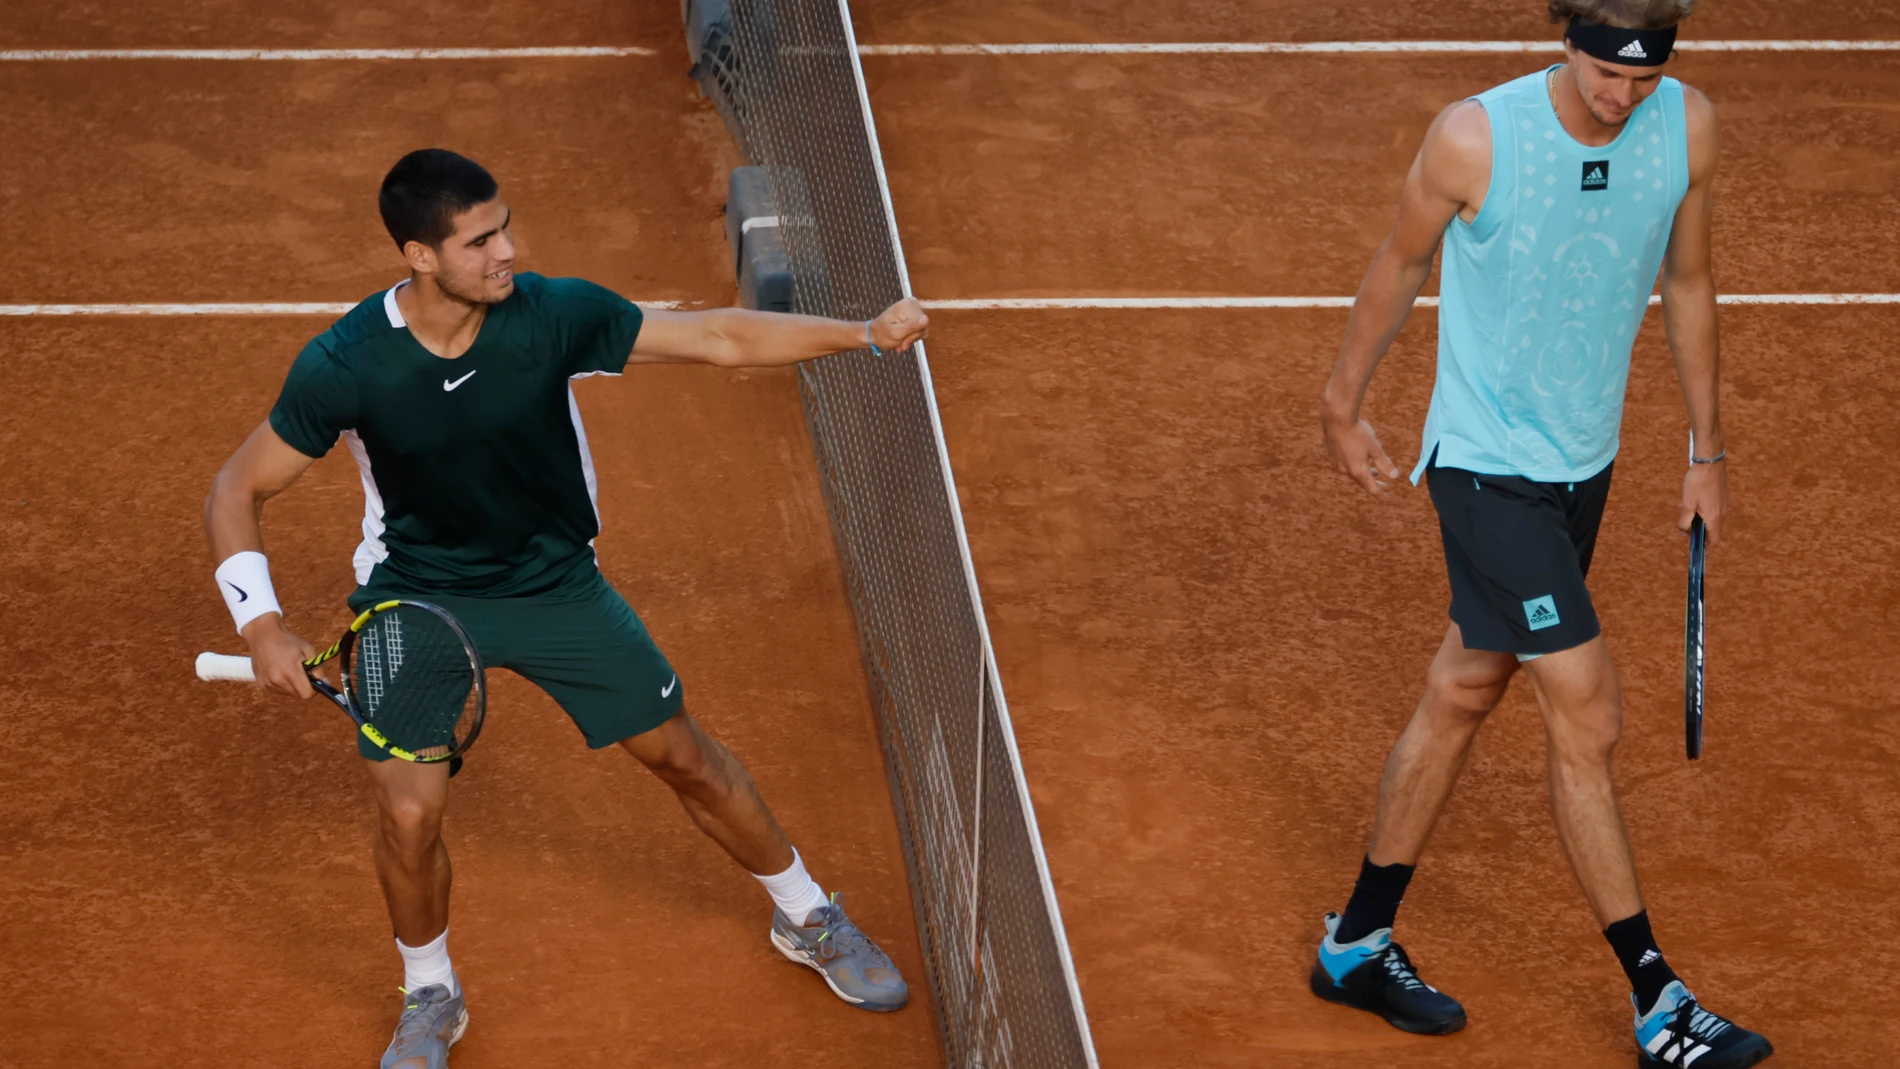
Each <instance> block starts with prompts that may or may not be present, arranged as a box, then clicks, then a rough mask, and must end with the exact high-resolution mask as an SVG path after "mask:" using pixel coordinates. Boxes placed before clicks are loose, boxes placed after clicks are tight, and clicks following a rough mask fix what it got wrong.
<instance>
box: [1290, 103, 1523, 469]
mask: <svg viewBox="0 0 1900 1069" xmlns="http://www.w3.org/2000/svg"><path fill="white" fill-rule="evenodd" d="M1490 177H1491V124H1490V120H1489V119H1488V118H1487V117H1486V116H1485V113H1484V108H1483V106H1482V105H1480V104H1478V103H1476V102H1475V101H1470V100H1464V101H1459V102H1458V103H1456V104H1453V105H1451V106H1450V107H1448V108H1446V109H1445V110H1444V111H1442V112H1439V114H1438V118H1437V119H1436V120H1434V121H1433V122H1432V126H1431V129H1430V130H1427V131H1426V132H1425V143H1424V144H1423V145H1422V146H1421V147H1420V148H1419V150H1418V158H1417V159H1415V160H1413V161H1412V170H1411V173H1409V174H1407V175H1406V176H1405V187H1404V189H1403V191H1402V192H1401V193H1400V195H1399V217H1398V221H1397V222H1396V223H1394V224H1393V226H1392V233H1391V234H1390V235H1389V236H1388V237H1387V238H1386V239H1385V243H1384V244H1383V245H1380V246H1379V251H1378V252H1377V253H1375V254H1374V255H1373V257H1372V266H1371V267H1369V268H1367V269H1366V277H1365V280H1364V281H1362V282H1361V283H1360V284H1359V294H1358V296H1357V297H1355V298H1354V299H1353V304H1352V315H1351V317H1350V318H1349V319H1347V321H1346V337H1345V340H1344V341H1343V342H1341V343H1340V346H1339V360H1338V362H1337V363H1335V364H1334V365H1333V375H1332V378H1331V379H1330V380H1328V382H1327V383H1326V392H1325V393H1324V394H1323V395H1321V397H1320V424H1321V427H1322V429H1323V430H1324V432H1325V435H1326V452H1327V455H1328V456H1329V457H1330V458H1331V459H1332V462H1333V466H1334V467H1335V468H1337V469H1338V470H1339V471H1341V472H1343V473H1344V474H1346V475H1347V476H1350V477H1351V478H1352V479H1353V480H1355V481H1356V482H1358V483H1359V485H1361V486H1363V487H1365V488H1366V489H1368V490H1370V491H1372V492H1373V493H1375V494H1381V495H1383V494H1385V493H1387V492H1388V491H1387V487H1386V484H1385V483H1384V482H1382V481H1381V479H1380V477H1381V476H1383V477H1384V478H1385V479H1396V478H1398V476H1399V469H1398V468H1397V466H1395V465H1394V464H1393V463H1392V458H1391V457H1389V456H1387V455H1386V452H1385V449H1384V448H1383V447H1381V446H1380V445H1379V439H1378V436H1377V435H1375V434H1374V433H1373V430H1372V425H1371V424H1369V423H1367V422H1366V421H1365V420H1363V419H1361V418H1360V414H1359V406H1360V404H1361V402H1363V401H1364V400H1365V396H1366V387H1367V386H1368V385H1369V384H1370V383H1371V382H1372V373H1373V372H1374V371H1375V370H1377V369H1378V366H1379V361H1380V360H1382V359H1384V358H1385V353H1386V350H1387V349H1389V348H1390V347H1391V345H1392V339H1393V338H1395V337H1397V336H1398V333H1399V329H1400V328H1401V327H1403V326H1405V319H1406V317H1407V316H1409V315H1411V313H1412V304H1413V302H1414V301H1416V300H1417V299H1418V291H1419V290H1420V289H1421V288H1422V287H1423V286H1424V285H1425V280H1426V279H1427V278H1428V277H1430V276H1431V273H1432V257H1433V255H1434V254H1436V253H1437V251H1438V242H1439V239H1440V238H1442V237H1443V236H1444V234H1445V228H1446V227H1447V226H1450V225H1451V220H1452V217H1453V216H1455V215H1457V214H1459V213H1460V212H1462V211H1465V210H1466V209H1467V208H1469V209H1470V214H1471V215H1473V216H1475V215H1476V214H1477V209H1478V208H1479V207H1481V206H1482V204H1481V202H1482V200H1483V197H1484V191H1485V188H1486V186H1487V185H1488V184H1489V183H1490Z"/></svg>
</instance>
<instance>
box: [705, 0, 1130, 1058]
mask: <svg viewBox="0 0 1900 1069" xmlns="http://www.w3.org/2000/svg"><path fill="white" fill-rule="evenodd" d="M684 7H685V15H686V22H687V33H688V38H689V41H688V44H689V51H690V52H691V53H692V58H693V60H694V76H695V78H696V79H697V80H698V81H699V83H700V85H701V87H702V88H703V89H704V90H705V91H706V93H707V94H708V95H709V96H710V97H712V99H713V101H714V103H715V104H716V105H717V106H718V108H719V110H720V113H721V114H722V115H723V116H724V117H725V119H726V121H727V123H728V125H729V126H730V127H731V128H732V130H733V133H734V136H735V138H736V139H737V141H738V143H739V147H740V150H741V151H742V153H743V154H744V155H745V156H746V158H747V160H748V162H749V163H751V164H753V165H755V166H760V167H763V168H765V169H766V171H767V174H768V175H769V177H770V180H771V181H770V185H771V190H772V195H773V197H774V198H775V200H776V204H775V205H774V206H773V207H774V210H775V211H774V214H775V216H776V218H777V220H778V228H779V232H780V235H781V237H782V239H783V241H784V244H785V247H786V251H787V253H788V254H789V259H790V262H791V273H792V278H793V293H794V298H793V307H794V309H795V310H796V311H799V312H807V313H812V314H818V315H829V316H836V317H839V318H843V319H867V318H870V317H871V316H874V315H876V314H878V313H879V312H881V311H882V310H883V309H884V308H886V307H887V306H889V305H890V304H891V303H892V302H893V301H896V300H898V299H899V298H902V297H905V296H908V295H909V292H910V284H909V280H908V277H907V276H906V273H905V269H904V257H903V250H902V247H901V246H900V244H899V241H898V235H897V226H896V219H895V217H894V216H893V214H892V211H891V204H890V195H889V190H888V187H887V186H886V184H885V181H884V171H883V161H882V158H881V157H880V155H879V152H878V147H877V133H876V129H875V127H874V125H873V122H872V118H871V109H870V103H869V99H868V97H867V96H866V95H865V91H864V80H863V72H862V70H861V69H860V68H859V65H858V54H857V47H856V41H855V38H854V36H853V32H852V28H851V14H850V10H849V7H848V4H847V3H846V2H845V0H684ZM800 390H801V394H802V398H803V401H804V407H805V415H806V423H807V426H808V428H809V430H810V434H811V440H812V445H813V447H814V449H815V450H816V453H817V456H818V464H819V470H820V473H821V477H822V481H823V490H824V495H825V502H826V506H827V508H828V509H829V512H830V516H831V524H832V531H833V534H834V537H835V538H836V541H837V546H838V555H839V558H840V560H841V562H842V564H843V570H844V575H845V579H846V583H847V585H848V587H849V592H850V598H851V603H852V608H853V610H854V612H855V614H856V618H857V626H858V635H859V641H860V643H861V646H862V652H863V656H864V663H865V668H866V671H867V674H868V675H869V677H870V681H871V690H872V696H873V702H874V705H875V707H876V709H875V712H876V716H877V722H878V730H879V734H880V736H881V739H882V742H883V748H884V755H885V763H886V767H887V770H888V772H889V775H890V781H891V793H892V798H893V802H894V804H895V808H896V811H897V818H898V828H899V831H900V833H901V835H902V839H903V843H904V853H905V862H906V864H907V865H908V867H909V870H910V885H911V890H912V895H913V898H914V903H913V905H914V907H915V910H916V915H917V922H918V930H919V933H920V935H921V938H922V943H923V948H924V956H925V972H926V974H927V980H928V983H929V987H930V992H931V995H932V1001H933V1003H934V1005H935V1009H936V1013H937V1018H938V1024H939V1026H940V1033H941V1035H942V1037H943V1043H944V1048H945V1054H946V1060H947V1061H948V1062H949V1064H951V1065H953V1066H959V1067H989V1066H997V1067H1016V1066H1020V1067H1043V1066H1049V1067H1057V1066H1063V1067H1067V1066H1094V1065H1095V1064H1096V1061H1095V1052H1094V1048H1093V1046H1092V1044H1091V1042H1090V1039H1089V1029H1088V1020H1087V1018H1086V1016H1085V1015H1084V1013H1083V1009H1082V999H1081V993H1080V990H1079V989H1078V987H1077V986H1076V980H1075V971H1074V966H1073V963H1072V962H1071V960H1070V957H1069V948H1068V943H1067V940H1066V937H1065V936H1064V934H1063V930H1062V919H1061V915H1060V913H1059V912H1058V910H1057V907H1056V899H1055V891H1054V888H1053V886H1052V885H1051V883H1050V880H1049V870H1048V865H1047V862H1046V861H1045V859H1044V857H1043V853H1042V843H1041V840H1040V838H1039V837H1038V834H1037V831H1036V820H1035V814H1034V812H1033V810H1032V808H1031V806H1030V799H1029V790H1028V787H1027V785H1026V784H1025V782H1024V780H1023V773H1022V765H1021V761H1020V759H1019V757H1018V754H1017V752H1016V741H1015V736H1014V734H1013V733H1012V731H1011V729H1010V721H1009V711H1008V707H1007V705H1005V703H1004V700H1003V691H1002V687H1001V685H1000V684H999V682H998V680H997V676H996V663H995V657H994V656H993V654H992V652H991V649H990V643H989V634H988V630H987V628H986V626H985V623H984V619H983V612H982V604H981V601H980V599H979V595H978V591H977V585H976V575H975V571H974V569H973V568H972V566H971V562H970V553H969V546H968V543H967V541H966V539H965V536H964V531H963V519H962V515H961V512H960V510H959V508H958V506H957V502H956V493H955V488H954V483H953V481H952V476H951V471H950V461H949V455H948V454H947V452H946V451H945V449H944V442H943V430H942V426H941V423H940V422H939V419H938V414H937V407H936V400H935V395H934V393H933V391H932V388H931V381H930V368H929V364H928V362H927V361H926V359H925V353H924V347H923V346H922V345H921V344H920V345H918V346H916V347H915V349H914V350H913V351H912V352H910V353H908V354H905V355H902V356H893V357H884V358H878V357H875V356H873V355H872V354H871V353H869V352H868V351H860V352H855V353H844V354H840V355H837V356H833V357H829V358H827V359H824V360H820V361H817V362H815V363H810V364H806V365H804V367H803V369H802V373H801V376H800Z"/></svg>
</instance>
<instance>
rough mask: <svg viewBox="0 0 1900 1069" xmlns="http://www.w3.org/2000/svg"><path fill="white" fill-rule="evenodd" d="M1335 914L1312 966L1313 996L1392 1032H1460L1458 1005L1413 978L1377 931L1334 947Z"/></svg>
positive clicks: (1406, 962) (1385, 931) (1386, 935)
mask: <svg viewBox="0 0 1900 1069" xmlns="http://www.w3.org/2000/svg"><path fill="white" fill-rule="evenodd" d="M1338 930H1339V914H1337V913H1328V914H1327V915H1326V938H1325V939H1323V940H1321V941H1320V944H1319V961H1318V962H1316V963H1315V964H1314V965H1313V976H1312V988H1313V994H1315V995H1318V996H1319V997H1320V998H1323V999H1325V1000H1326V1001H1328V1002H1337V1003H1339V1004H1340V1005H1341V1006H1351V1007H1352V1008H1353V1009H1356V1010H1365V1011H1366V1012H1368V1013H1376V1014H1378V1015H1379V1016H1380V1017H1382V1018H1384V1019H1385V1022H1386V1023H1387V1024H1389V1025H1391V1026H1392V1027H1394V1028H1398V1029H1401V1030H1403V1031H1406V1032H1417V1033H1419V1034H1421V1035H1430V1036H1442V1035H1447V1034H1449V1033H1452V1032H1456V1031H1458V1030H1459V1029H1460V1028H1463V1027H1464V1026H1465V1008H1464V1007H1463V1006H1460V1005H1459V1004H1458V1000H1457V999H1454V998H1452V997H1451V996H1450V995H1447V994H1445V993H1444V992H1442V991H1440V990H1438V989H1437V988H1435V987H1433V986H1432V985H1430V984H1428V983H1426V982H1425V981H1423V980H1421V979H1419V978H1418V971H1417V970H1416V969H1414V968H1413V967H1412V959H1411V958H1410V957H1409V956H1407V954H1406V953H1405V948H1404V947H1402V946H1400V945H1398V944H1397V943H1394V942H1393V941H1392V929H1390V928H1381V929H1379V930H1378V931H1376V932H1373V933H1372V934H1371V935H1368V936H1366V937H1365V938H1363V939H1359V940H1355V941H1353V942H1351V943H1337V942H1334V941H1333V933H1335V932H1337V931H1338Z"/></svg>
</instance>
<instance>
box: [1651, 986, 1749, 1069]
mask: <svg viewBox="0 0 1900 1069" xmlns="http://www.w3.org/2000/svg"><path fill="white" fill-rule="evenodd" d="M1630 1002H1631V1004H1632V1006H1633V1005H1634V1003H1635V1002H1636V996H1635V995H1631V996H1630ZM1636 1045H1637V1047H1639V1048H1641V1053H1640V1054H1638V1055H1637V1058H1636V1064H1637V1065H1638V1066H1640V1067H1641V1069H1745V1067H1746V1066H1750V1065H1754V1064H1756V1063H1758V1062H1760V1061H1761V1060H1762V1059H1763V1058H1766V1057H1768V1056H1769V1055H1770V1054H1773V1053H1774V1052H1775V1048H1774V1047H1773V1046H1772V1045H1770V1044H1769V1042H1768V1040H1767V1039H1766V1038H1764V1037H1762V1036H1759V1035H1756V1034H1755V1033H1753V1032H1750V1031H1749V1030H1748V1029H1746V1028H1743V1027H1742V1026H1741V1025H1738V1024H1736V1023H1735V1022H1734V1021H1731V1020H1728V1019H1727V1018H1725V1017H1722V1016H1719V1015H1717V1014H1713V1013H1710V1012H1709V1011H1708V1010H1705V1009H1703V1008H1702V1007H1701V1006H1700V1005H1697V1003H1696V1000H1695V996H1694V995H1691V994H1690V993H1689V989H1688V988H1686V987H1684V986H1682V982H1681V981H1680V980H1677V981H1672V982H1671V983H1670V985H1669V986H1668V987H1665V988H1663V992H1662V994H1661V995H1659V996H1657V998H1656V1004H1655V1005H1654V1006H1651V1007H1650V1008H1649V1012H1648V1013H1646V1014H1638V1015H1637V1016H1636Z"/></svg>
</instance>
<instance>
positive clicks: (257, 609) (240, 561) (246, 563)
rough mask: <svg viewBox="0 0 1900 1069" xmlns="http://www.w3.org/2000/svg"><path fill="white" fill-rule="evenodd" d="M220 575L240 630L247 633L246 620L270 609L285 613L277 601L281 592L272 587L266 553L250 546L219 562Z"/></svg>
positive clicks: (220, 584) (222, 589)
mask: <svg viewBox="0 0 1900 1069" xmlns="http://www.w3.org/2000/svg"><path fill="white" fill-rule="evenodd" d="M217 577H218V593H220V594H223V595H224V604H225V607H226V608H228V609H230V610H231V619H232V620H234V621H236V622H237V629H238V634H240V635H241V634H243V633H244V625H245V624H248V623H250V622H251V621H252V620H255V619H257V618H258V617H260V616H262V615H264V614H265V613H267V612H274V613H276V614H277V615H279V616H282V615H283V614H284V610H283V608H282V607H281V606H279V605H278V604H277V592H276V591H275V590H272V589H271V585H270V561H268V560H266V559H265V557H264V555H263V554H262V553H259V552H257V551H256V550H254V549H247V550H245V551H244V552H242V553H233V554H231V555H230V556H229V557H226V558H225V561H224V563H223V564H220V565H218V571H217Z"/></svg>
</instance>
